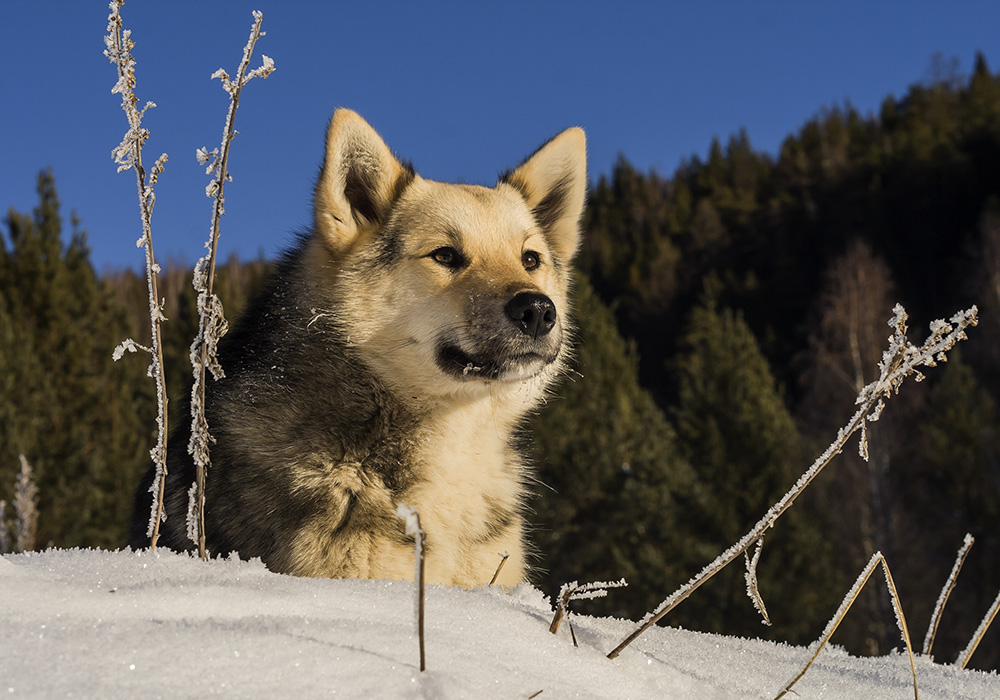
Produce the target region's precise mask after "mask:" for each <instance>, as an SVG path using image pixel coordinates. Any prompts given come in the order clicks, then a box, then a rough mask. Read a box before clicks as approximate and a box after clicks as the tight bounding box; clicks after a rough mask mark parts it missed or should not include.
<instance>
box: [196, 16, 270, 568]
mask: <svg viewBox="0 0 1000 700" xmlns="http://www.w3.org/2000/svg"><path fill="white" fill-rule="evenodd" d="M253 18H254V22H253V25H252V26H251V27H250V37H249V38H248V39H247V43H246V45H245V46H244V47H243V59H242V61H241V62H240V65H239V68H238V69H237V72H236V79H235V80H232V79H231V78H230V77H229V74H228V73H227V72H226V71H225V70H223V69H222V68H220V69H218V70H217V71H215V72H214V73H213V74H212V78H213V79H215V78H219V79H220V80H221V81H222V87H223V89H225V91H226V92H227V93H228V94H229V110H228V111H227V113H226V122H225V125H224V127H223V130H222V143H221V144H220V147H219V148H217V149H212V150H211V151H209V150H208V149H207V148H199V149H197V150H196V151H195V157H196V158H197V160H198V162H199V163H200V164H201V165H207V167H206V170H205V173H206V174H207V175H210V176H211V178H212V179H211V180H210V181H209V184H208V185H207V186H206V187H205V194H206V195H207V196H208V197H212V198H214V200H215V202H214V204H213V206H212V222H211V229H210V231H209V238H208V241H207V242H206V243H205V248H206V249H207V250H208V253H207V254H206V255H204V256H203V257H202V258H201V259H200V260H198V263H197V264H196V265H195V270H194V280H193V284H194V288H195V291H196V292H197V293H198V301H197V305H198V318H199V326H198V333H197V335H195V338H194V340H193V341H192V343H191V352H190V356H191V366H192V374H193V376H194V383H193V385H192V387H191V437H190V440H189V441H188V452H189V453H190V454H191V456H192V457H193V459H194V464H195V472H196V477H195V487H196V488H195V499H194V501H193V506H192V507H193V508H194V512H193V514H189V517H195V519H196V521H197V522H196V524H197V528H196V532H195V536H194V537H192V541H194V542H195V543H196V544H197V545H198V552H199V554H200V555H201V558H202V559H205V558H206V551H205V480H206V478H207V472H208V469H209V467H210V465H211V459H210V456H209V446H210V444H211V443H213V442H214V439H213V438H212V435H211V433H210V432H209V426H208V421H207V420H206V419H205V380H206V377H205V373H206V370H208V371H211V373H212V376H213V377H214V378H215V379H220V378H221V377H223V376H225V375H224V373H223V370H222V367H221V366H220V365H219V362H218V359H217V356H216V348H217V345H218V341H219V339H220V338H222V336H223V335H225V333H226V331H227V330H228V327H229V326H228V323H227V322H226V319H225V316H224V314H223V310H222V302H221V301H220V300H219V297H218V296H216V294H215V292H214V283H215V260H216V254H217V252H218V245H219V226H220V221H221V219H222V216H223V215H224V214H225V211H226V209H225V191H224V190H225V183H226V182H229V181H231V180H232V178H231V177H230V174H229V170H228V163H229V149H230V147H231V145H232V142H233V137H234V136H235V134H236V130H235V127H234V124H235V119H236V110H237V108H238V107H239V100H240V91H241V90H242V88H243V86H244V85H246V83H247V82H249V80H250V79H251V78H255V77H267V76H268V75H269V74H270V73H271V72H272V71H273V70H274V61H272V60H271V59H270V58H268V57H266V56H265V57H264V63H263V65H262V66H261V67H260V68H257V69H255V70H253V71H250V72H249V73H247V69H248V68H249V65H250V58H251V56H252V55H253V48H254V45H255V44H256V43H257V40H258V39H259V38H260V37H262V36H263V35H264V33H263V32H262V31H261V30H260V27H261V23H262V22H263V18H264V16H263V14H262V13H260V12H258V11H256V10H254V12H253ZM189 534H190V532H189Z"/></svg>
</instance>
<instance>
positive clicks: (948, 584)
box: [921, 534, 975, 656]
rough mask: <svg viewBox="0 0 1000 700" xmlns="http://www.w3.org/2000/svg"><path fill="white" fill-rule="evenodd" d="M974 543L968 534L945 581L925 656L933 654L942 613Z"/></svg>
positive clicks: (926, 641) (926, 643)
mask: <svg viewBox="0 0 1000 700" xmlns="http://www.w3.org/2000/svg"><path fill="white" fill-rule="evenodd" d="M973 542H975V539H973V537H972V535H971V534H967V535H966V536H965V542H964V543H963V544H962V548H961V549H959V550H958V556H957V557H955V564H954V565H953V566H952V567H951V573H950V574H949V575H948V580H947V581H945V584H944V588H942V589H941V595H939V596H938V599H937V604H936V605H935V606H934V613H933V614H932V615H931V621H930V624H929V625H927V636H926V637H924V649H923V652H921V653H923V654H924V656H929V655H930V653H931V647H933V646H934V636H935V635H936V634H937V628H938V623H940V622H941V612H942V611H943V610H944V606H945V604H946V603H947V602H948V597H949V596H950V595H951V591H952V589H953V588H955V581H956V579H958V572H960V571H961V570H962V564H964V563H965V558H966V557H967V556H969V550H970V549H971V548H972V543H973Z"/></svg>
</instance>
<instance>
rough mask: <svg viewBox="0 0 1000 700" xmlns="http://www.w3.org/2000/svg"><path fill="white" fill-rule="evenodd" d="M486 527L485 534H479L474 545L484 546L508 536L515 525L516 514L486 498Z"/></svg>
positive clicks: (495, 501) (496, 501) (494, 500)
mask: <svg viewBox="0 0 1000 700" xmlns="http://www.w3.org/2000/svg"><path fill="white" fill-rule="evenodd" d="M484 500H485V502H486V511H487V514H486V522H485V523H484V525H485V526H486V530H485V532H483V533H481V534H479V535H478V536H477V537H476V538H475V539H474V540H473V543H474V544H482V543H486V542H490V541H491V540H498V539H500V538H502V537H503V536H504V535H506V534H507V533H508V532H509V531H510V529H511V528H512V527H513V526H514V525H515V515H514V512H513V511H511V510H510V509H509V508H507V507H506V506H504V505H503V504H502V503H500V501H498V500H496V499H495V498H490V497H488V496H487V497H486V498H484Z"/></svg>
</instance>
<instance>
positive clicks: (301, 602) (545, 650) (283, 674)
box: [0, 550, 1000, 700]
mask: <svg viewBox="0 0 1000 700" xmlns="http://www.w3.org/2000/svg"><path fill="white" fill-rule="evenodd" d="M414 596H415V590H414V586H413V584H411V583H405V582H392V581H367V580H347V579H344V580H330V579H306V578H295V577H292V576H284V575H278V574H274V573H271V572H270V571H268V570H267V569H266V568H265V567H264V566H263V565H262V564H261V563H260V562H259V561H253V562H244V561H238V560H217V561H212V562H209V563H204V562H201V561H199V560H197V559H194V558H191V557H189V556H186V555H179V554H173V553H169V552H164V551H160V552H157V553H155V554H153V553H150V552H148V551H146V552H106V551H95V550H51V551H48V552H44V553H29V554H17V555H6V556H3V557H0V694H3V695H7V696H9V697H32V698H56V697H78V698H133V697H136V698H139V697H141V698H156V697H162V698H194V697H204V696H219V697H241V698H244V697H246V698H255V697H320V696H323V697H331V696H332V697H346V698H376V697H377V698H529V697H537V698H538V699H539V700H548V699H550V698H616V699H619V698H667V699H668V700H669V699H672V698H699V699H702V698H704V699H710V700H714V699H720V700H722V699H730V698H741V699H742V698H773V697H774V696H775V695H777V693H778V692H779V690H780V689H781V688H782V687H783V686H784V685H785V684H786V683H787V682H788V681H789V680H790V679H791V678H793V677H795V675H797V674H798V672H799V671H800V670H801V669H802V668H803V667H804V665H805V663H806V661H807V660H808V658H809V656H810V652H809V650H807V649H805V648H802V647H793V646H788V645H783V644H774V643H772V642H764V641H760V640H747V639H737V638H732V637H723V636H717V635H710V634H702V633H698V632H691V631H685V630H680V629H672V628H663V627H655V628H653V629H650V630H649V631H648V632H647V633H646V634H644V635H643V636H641V637H640V638H639V639H638V640H637V641H636V642H635V643H634V644H633V645H632V646H630V647H629V648H628V649H626V650H625V651H624V652H623V653H622V655H621V656H620V657H618V658H617V659H615V660H614V661H611V660H608V659H607V658H606V657H605V654H606V653H607V652H608V650H610V649H612V648H613V647H614V646H615V645H616V644H617V643H618V642H620V641H621V640H622V639H623V638H624V637H625V636H627V635H628V633H629V632H631V630H632V629H633V627H634V625H635V623H633V622H629V621H626V620H615V619H610V618H591V617H585V616H580V615H573V617H572V618H571V620H572V622H573V625H574V628H575V630H576V637H577V640H578V641H579V643H580V647H579V648H575V647H574V646H573V644H572V642H571V640H570V633H569V629H568V625H566V624H565V623H564V624H563V625H562V628H561V629H560V631H559V634H558V635H552V634H550V633H549V632H548V627H549V622H550V621H551V619H552V608H551V605H550V601H549V600H547V599H546V597H545V596H544V595H543V594H542V593H541V592H540V591H538V590H537V589H534V588H532V587H531V586H528V585H522V586H519V587H518V588H516V589H514V590H512V591H504V590H503V589H500V588H489V587H484V588H481V589H478V590H464V589H454V588H445V587H440V586H432V587H429V588H428V590H427V600H426V604H427V611H426V615H427V618H426V624H427V637H426V643H427V667H428V670H427V671H426V672H424V673H420V672H419V671H418V670H417V664H418V649H417V639H416V637H415V633H414V618H413V600H414ZM817 636H818V635H817ZM917 676H918V682H919V687H920V697H921V698H924V699H925V700H930V699H931V698H942V699H944V698H947V699H948V700H961V699H967V700H987V699H989V700H996V698H1000V676H998V675H997V674H996V673H982V672H979V671H962V670H959V669H958V668H956V667H954V666H946V665H940V664H934V663H933V662H932V661H931V660H930V659H928V658H926V657H918V659H917ZM540 691H541V692H540ZM539 692H540V694H539ZM795 692H796V693H798V696H799V697H800V698H851V699H852V700H854V699H856V698H887V699H888V698H912V697H913V688H912V676H911V674H910V668H909V662H908V660H907V657H906V653H905V651H903V652H902V653H901V654H899V653H897V654H892V655H890V656H888V657H880V658H856V657H851V656H848V655H847V654H846V653H845V652H843V651H842V650H840V649H837V648H832V649H831V648H827V649H824V650H823V652H822V653H821V654H820V656H819V659H818V660H817V661H816V663H815V664H814V665H813V667H812V668H811V669H810V670H809V672H808V673H807V674H806V675H805V677H804V678H803V679H802V680H801V681H799V683H798V685H796V686H795ZM787 697H795V695H789V696H787Z"/></svg>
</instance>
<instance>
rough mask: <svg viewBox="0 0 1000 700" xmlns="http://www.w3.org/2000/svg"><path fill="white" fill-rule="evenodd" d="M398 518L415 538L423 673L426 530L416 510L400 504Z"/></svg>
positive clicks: (397, 510) (415, 578) (408, 533)
mask: <svg viewBox="0 0 1000 700" xmlns="http://www.w3.org/2000/svg"><path fill="white" fill-rule="evenodd" d="M396 517H397V518H399V519H401V520H403V521H405V522H406V534H407V535H412V536H413V548H414V559H415V561H416V564H415V566H416V570H415V572H414V577H413V581H414V583H416V585H417V605H416V607H417V610H416V612H417V638H418V640H419V644H420V670H421V671H423V670H425V669H426V668H427V658H426V655H425V653H424V537H425V536H424V530H423V528H422V527H420V513H419V512H418V511H417V509H416V508H410V507H409V506H404V505H403V504H400V505H399V506H397V508H396Z"/></svg>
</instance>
